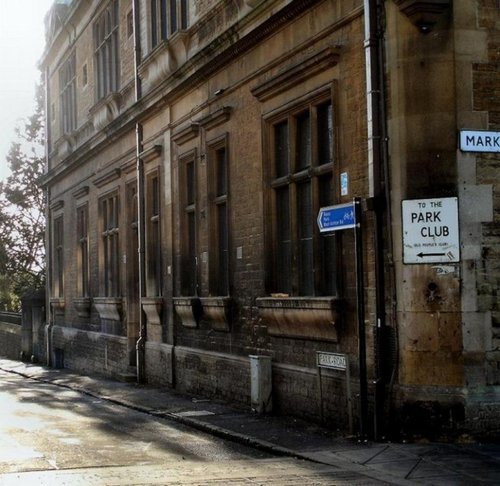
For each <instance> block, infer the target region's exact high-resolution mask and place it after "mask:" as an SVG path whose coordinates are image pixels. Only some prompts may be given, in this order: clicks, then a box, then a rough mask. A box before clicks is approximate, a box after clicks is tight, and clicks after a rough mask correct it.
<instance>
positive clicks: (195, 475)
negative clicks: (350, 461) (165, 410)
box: [0, 371, 380, 486]
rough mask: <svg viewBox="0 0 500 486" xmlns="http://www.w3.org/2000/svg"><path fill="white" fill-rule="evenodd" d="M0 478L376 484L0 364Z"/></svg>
mask: <svg viewBox="0 0 500 486" xmlns="http://www.w3.org/2000/svg"><path fill="white" fill-rule="evenodd" d="M0 410H1V414H0V485H1V486H4V485H5V486H7V485H20V484H22V485H28V486H31V485H51V486H56V485H62V484H64V485H85V486H93V485H115V484H116V485H132V484H134V485H139V484H141V485H142V484H144V485H147V484H178V485H184V484H189V485H193V484H198V485H202V484H203V485H210V484H218V485H225V484H230V485H250V484H251V485H256V484H262V485H268V484H270V485H297V486H298V485H301V486H302V485H308V484H311V485H312V484H317V485H324V484H328V485H333V484H349V485H352V484H380V483H378V482H376V481H374V480H369V479H367V478H360V477H359V476H356V475H354V474H352V473H349V472H346V471H340V470H338V469H337V468H335V467H333V466H328V465H321V464H316V463H314V462H309V461H300V460H296V459H292V458H283V457H276V456H272V455H270V454H267V453H264V452H262V451H258V450H255V449H252V448H250V447H246V446H244V445H241V444H236V443H233V442H230V441H225V440H223V439H220V438H216V437H213V436H210V435H207V434H205V433H202V432H199V431H196V430H193V429H190V428H188V427H187V426H184V425H181V424H178V423H173V422H170V421H168V420H166V419H162V418H158V417H152V416H151V415H148V414H145V413H142V412H138V411H134V410H131V409H130V408H126V407H122V406H120V405H116V404H113V403H110V402H108V401H105V400H100V399H96V398H93V397H90V396H87V395H85V394H82V393H79V392H75V391H72V390H69V389H65V388H62V387H60V386H55V385H52V384H47V383H41V382H37V381H34V380H30V379H26V378H23V377H21V376H18V375H15V374H10V373H5V372H3V371H0Z"/></svg>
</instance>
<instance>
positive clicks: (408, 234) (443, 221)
mask: <svg viewBox="0 0 500 486" xmlns="http://www.w3.org/2000/svg"><path fill="white" fill-rule="evenodd" d="M402 218H403V263H453V262H458V261H460V238H459V231H458V199H457V198H456V197H446V198H440V199H415V200H408V201H403V203H402Z"/></svg>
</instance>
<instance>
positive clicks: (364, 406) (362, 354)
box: [354, 198, 368, 438]
mask: <svg viewBox="0 0 500 486" xmlns="http://www.w3.org/2000/svg"><path fill="white" fill-rule="evenodd" d="M354 211H355V217H356V227H355V229H354V247H355V249H356V296H357V314H358V347H359V349H358V353H359V402H360V412H361V413H360V418H359V434H360V436H361V438H365V437H366V436H367V425H368V381H367V377H366V374H367V373H366V334H365V298H364V292H365V285H364V277H363V234H362V225H361V201H360V199H359V198H355V199H354Z"/></svg>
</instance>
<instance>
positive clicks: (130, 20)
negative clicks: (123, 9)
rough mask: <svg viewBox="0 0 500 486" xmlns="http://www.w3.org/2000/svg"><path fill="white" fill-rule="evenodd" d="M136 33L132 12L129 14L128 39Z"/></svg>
mask: <svg viewBox="0 0 500 486" xmlns="http://www.w3.org/2000/svg"><path fill="white" fill-rule="evenodd" d="M133 33H134V12H133V11H132V10H131V11H130V12H129V13H128V14H127V37H128V38H130V37H132V35H133Z"/></svg>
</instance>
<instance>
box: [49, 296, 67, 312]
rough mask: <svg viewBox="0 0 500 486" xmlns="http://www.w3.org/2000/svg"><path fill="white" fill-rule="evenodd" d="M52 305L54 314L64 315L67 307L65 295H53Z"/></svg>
mask: <svg viewBox="0 0 500 486" xmlns="http://www.w3.org/2000/svg"><path fill="white" fill-rule="evenodd" d="M50 307H51V308H52V312H53V313H54V315H56V316H63V315H64V309H65V307H66V303H65V301H64V297H51V298H50Z"/></svg>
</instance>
